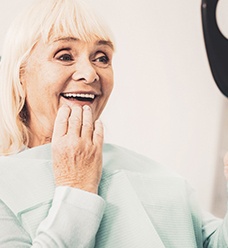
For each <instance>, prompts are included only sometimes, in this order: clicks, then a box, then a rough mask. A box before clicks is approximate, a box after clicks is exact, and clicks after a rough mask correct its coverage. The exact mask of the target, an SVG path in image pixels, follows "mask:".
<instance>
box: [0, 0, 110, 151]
mask: <svg viewBox="0 0 228 248" xmlns="http://www.w3.org/2000/svg"><path fill="white" fill-rule="evenodd" d="M60 37H61V38H62V37H76V38H78V39H80V40H83V41H86V42H90V41H92V40H94V39H96V40H97V39H99V40H106V41H109V42H110V43H111V44H113V39H112V38H111V37H112V35H111V33H110V31H109V30H108V28H107V27H106V26H105V25H104V23H103V22H102V21H101V20H100V18H98V16H96V15H95V14H94V11H92V10H91V9H90V8H89V6H87V5H86V4H85V3H84V2H83V1H82V0H39V1H37V3H35V4H33V5H32V6H31V7H30V8H29V9H28V10H26V12H24V13H22V14H21V15H20V16H18V18H16V19H15V21H14V22H13V24H12V25H11V28H10V29H9V31H8V33H7V35H6V39H5V43H4V46H3V54H2V58H1V62H0V155H8V154H13V153H17V152H18V151H20V150H22V149H23V147H24V146H27V145H28V143H29V128H28V126H27V122H26V114H27V113H26V106H25V97H26V96H25V93H24V90H23V86H22V84H21V83H20V74H21V72H22V70H23V68H24V66H23V65H25V63H26V60H27V58H28V56H29V55H30V52H31V50H32V48H33V47H34V46H35V44H36V43H37V42H38V41H39V40H40V39H42V40H43V41H44V42H45V43H49V42H52V41H54V40H55V39H58V38H60Z"/></svg>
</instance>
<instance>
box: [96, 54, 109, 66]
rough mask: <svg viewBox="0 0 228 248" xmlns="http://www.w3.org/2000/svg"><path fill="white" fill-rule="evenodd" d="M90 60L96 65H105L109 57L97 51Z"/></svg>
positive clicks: (107, 63)
mask: <svg viewBox="0 0 228 248" xmlns="http://www.w3.org/2000/svg"><path fill="white" fill-rule="evenodd" d="M92 61H93V63H94V64H96V65H97V66H100V67H107V66H108V65H109V62H110V59H109V57H108V56H107V55H105V54H104V53H98V54H96V56H95V58H94V59H93V60H92Z"/></svg>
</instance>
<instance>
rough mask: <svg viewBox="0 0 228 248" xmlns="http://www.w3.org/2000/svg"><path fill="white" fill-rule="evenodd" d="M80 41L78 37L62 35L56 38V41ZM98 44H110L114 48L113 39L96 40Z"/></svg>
mask: <svg viewBox="0 0 228 248" xmlns="http://www.w3.org/2000/svg"><path fill="white" fill-rule="evenodd" d="M71 40H72V41H79V39H78V38H75V37H61V38H57V39H55V40H54V42H58V41H71ZM96 45H105V46H109V47H110V48H111V49H112V50H114V45H113V43H112V42H111V41H108V40H98V41H97V42H96Z"/></svg>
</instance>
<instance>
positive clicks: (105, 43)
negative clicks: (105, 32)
mask: <svg viewBox="0 0 228 248" xmlns="http://www.w3.org/2000/svg"><path fill="white" fill-rule="evenodd" d="M96 44H97V45H105V46H109V47H110V48H111V49H112V50H114V45H113V43H112V42H111V41H108V40H99V41H97V42H96Z"/></svg>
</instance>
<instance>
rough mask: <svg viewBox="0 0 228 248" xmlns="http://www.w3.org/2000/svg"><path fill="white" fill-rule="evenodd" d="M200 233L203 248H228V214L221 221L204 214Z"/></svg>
mask: <svg viewBox="0 0 228 248" xmlns="http://www.w3.org/2000/svg"><path fill="white" fill-rule="evenodd" d="M202 231H203V240H204V242H203V247H204V248H225V247H228V214H226V216H225V218H224V219H223V220H222V219H219V218H216V217H215V216H213V215H211V214H209V213H206V214H204V218H203V229H202Z"/></svg>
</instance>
